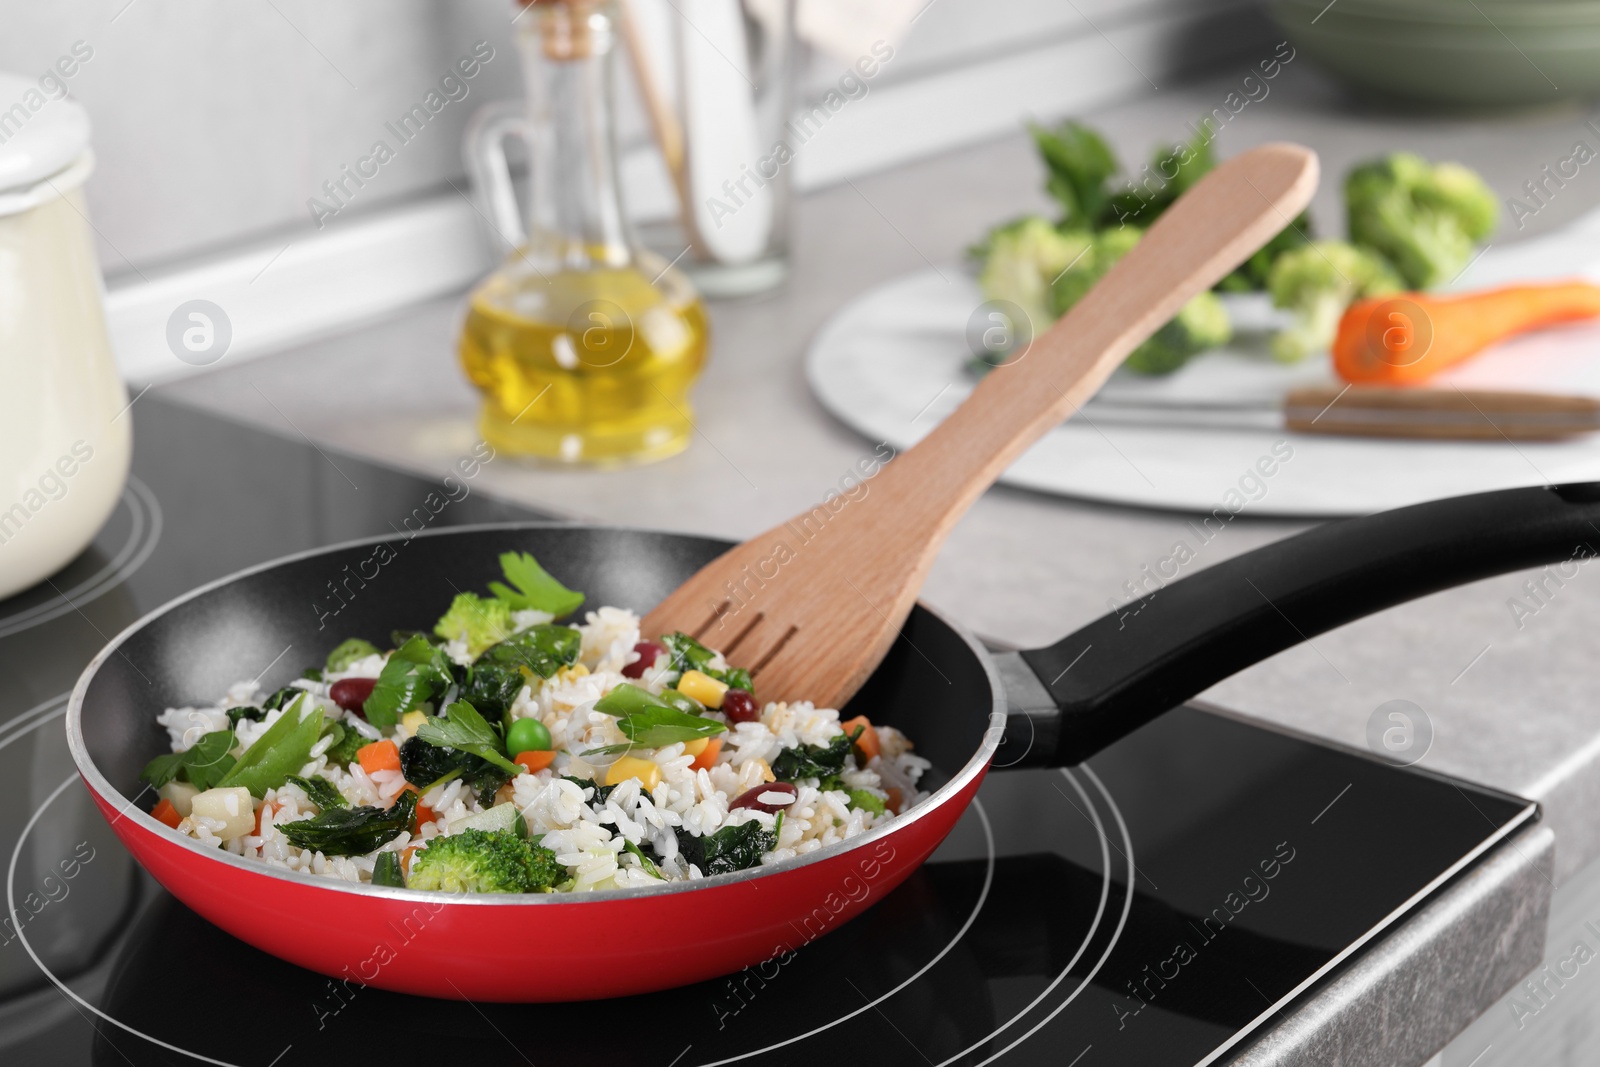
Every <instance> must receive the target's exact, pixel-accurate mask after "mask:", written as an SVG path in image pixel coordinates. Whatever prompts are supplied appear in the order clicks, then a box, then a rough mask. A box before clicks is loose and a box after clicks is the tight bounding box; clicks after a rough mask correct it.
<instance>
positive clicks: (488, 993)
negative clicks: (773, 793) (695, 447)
mask: <svg viewBox="0 0 1600 1067" xmlns="http://www.w3.org/2000/svg"><path fill="white" fill-rule="evenodd" d="M378 543H380V542H379V541H371V542H357V543H353V544H350V545H343V546H336V547H334V548H330V549H320V550H316V551H313V552H308V553H302V554H300V555H298V556H293V557H289V558H288V559H284V560H278V561H275V562H272V563H268V564H264V565H262V566H259V567H255V568H251V569H250V570H247V571H244V572H242V573H240V574H236V575H232V576H229V577H227V578H223V579H221V580H219V581H216V582H212V583H210V584H209V585H207V586H204V587H202V588H200V589H197V590H195V591H194V592H192V593H190V594H188V595H186V596H184V597H181V598H179V599H178V600H175V601H173V602H171V603H169V604H167V605H165V606H163V607H161V608H159V609H157V610H156V611H155V612H152V613H151V614H150V615H147V616H146V617H145V618H143V619H141V620H140V621H139V622H137V623H135V624H134V625H133V626H131V627H129V628H128V629H127V630H125V631H124V632H123V633H122V634H120V635H118V636H117V637H116V638H115V639H113V640H112V642H111V643H110V644H109V645H108V646H107V647H106V648H105V649H104V650H102V651H101V652H100V653H99V654H98V655H97V656H96V657H95V659H94V660H93V661H92V662H91V663H90V664H89V666H88V668H87V669H86V670H85V671H84V673H83V676H82V677H81V678H80V679H79V681H78V685H77V687H76V688H75V689H74V691H73V694H72V698H71V701H70V703H69V705H68V710H67V723H66V726H67V743H68V747H69V748H70V750H71V752H72V756H73V760H74V761H75V762H76V764H77V767H78V771H79V774H80V776H81V777H82V778H83V781H84V783H85V785H86V786H88V789H89V792H90V794H91V795H92V796H93V797H94V800H95V803H96V805H97V806H98V807H99V808H100V811H101V813H102V814H103V815H104V816H105V818H106V820H107V821H108V822H109V823H110V824H111V827H112V829H113V830H114V831H115V833H116V834H117V836H118V837H119V838H120V839H121V840H122V843H123V844H124V845H125V846H126V847H127V849H128V851H129V852H131V853H132V854H133V856H134V858H135V859H136V860H137V861H138V862H139V863H140V864H142V865H143V866H144V867H145V869H146V870H148V871H149V872H150V873H151V874H152V875H153V876H154V877H155V879H156V880H157V881H158V882H160V883H161V884H162V885H163V886H165V887H166V889H167V890H168V891H169V892H171V893H172V895H173V896H175V897H176V898H178V899H179V900H180V901H182V902H183V903H184V904H186V905H187V906H188V907H190V908H191V909H193V910H194V911H195V912H197V913H199V914H200V915H201V916H202V917H204V918H205V919H207V920H209V921H210V922H212V923H213V924H215V925H216V926H219V927H221V928H222V929H224V930H226V931H228V932H229V933H231V934H233V935H234V936H235V937H238V938H239V939H240V940H242V941H245V942H247V943H249V944H251V945H254V946H256V947H257V948H259V949H261V950H263V951H265V952H268V953H270V954H272V955H274V956H277V957H279V958H281V959H284V960H288V961H289V962H291V963H295V964H298V965H300V966H302V967H306V968H309V969H311V970H314V971H318V972H321V973H323V974H326V975H329V976H330V977H333V978H336V979H345V980H348V981H351V982H357V983H361V984H363V985H370V986H376V987H379V988H382V989H389V990H393V991H395V992H401V993H412V994H419V995H423V996H432V997H444V998H465V999H471V1000H479V1001H512V1002H539V1001H570V1000H587V999H597V998H604V997H617V996H627V995H629V994H634V993H645V992H651V991H654V990H659V989H667V988H671V987H674V986H681V985H686V984H689V983H692V982H697V981H702V980H705V979H708V978H713V977H716V976H719V975H723V974H730V973H732V972H735V971H738V970H740V969H742V968H745V967H749V966H752V965H755V964H759V963H762V962H764V961H766V960H769V959H772V958H773V957H775V956H776V957H779V958H781V957H782V956H783V955H784V954H785V953H786V952H792V951H794V950H796V949H798V948H799V947H800V946H801V945H803V944H805V943H806V942H808V941H810V940H812V939H814V938H816V937H820V936H822V935H824V934H827V933H830V932H832V931H833V930H836V929H838V928H839V927H840V926H842V925H843V924H845V923H846V922H848V921H849V920H850V919H852V918H854V917H855V916H856V915H858V914H860V913H861V912H862V911H864V910H866V909H867V908H868V907H870V906H871V905H872V904H874V903H876V902H877V901H878V900H880V899H882V898H883V897H884V896H885V895H886V894H888V893H889V892H890V891H891V890H893V889H894V888H895V887H896V886H898V885H899V884H900V883H901V882H902V881H904V880H905V879H906V878H907V877H908V876H909V875H910V874H911V873H912V872H913V871H915V870H916V868H917V867H918V865H920V864H921V863H922V862H923V860H925V859H926V858H927V857H928V855H929V854H930V853H932V852H933V850H934V849H935V848H937V847H938V845H939V843H940V842H941V841H943V840H944V838H945V836H946V835H947V834H948V833H949V832H950V830H951V828H952V827H953V826H954V825H955V823H956V821H957V820H958V819H959V818H960V817H961V814H962V812H963V811H964V810H965V809H966V806H967V804H968V803H969V802H970V801H971V799H972V797H973V795H974V794H975V793H976V792H977V789H978V786H979V784H980V783H981V782H982V780H983V777H984V775H985V773H986V772H987V770H988V766H989V761H990V759H991V758H992V756H993V754H994V751H995V748H996V746H997V745H998V744H999V743H1000V739H1001V734H1002V732H1003V731H1002V730H1001V729H999V727H1001V726H1002V725H1003V723H1004V714H1003V710H1004V709H1003V698H1002V695H1001V683H1000V679H999V677H998V675H997V674H996V673H995V669H994V666H993V664H992V663H991V662H990V660H989V659H988V657H987V655H986V654H985V653H984V651H983V649H982V646H980V645H979V644H978V643H977V642H976V641H974V640H973V639H972V638H971V637H970V636H969V635H967V634H965V633H963V632H962V631H961V630H960V629H959V628H957V627H955V626H953V625H951V624H950V623H949V622H948V621H947V620H943V619H940V618H938V616H937V614H936V613H934V612H931V611H930V610H929V609H927V608H925V607H919V608H918V609H917V612H916V613H915V615H914V617H913V619H912V620H911V621H910V623H909V624H908V629H907V631H906V632H907V633H908V634H909V635H915V637H914V638H913V637H908V638H907V641H908V642H910V641H912V640H913V639H915V640H918V641H920V642H921V643H923V644H924V645H925V646H926V647H927V648H929V649H935V650H936V651H937V650H938V649H942V650H943V651H942V653H941V658H942V659H943V660H944V669H943V670H942V671H940V672H937V673H936V672H933V671H928V670H925V669H924V668H923V666H922V661H921V660H920V658H918V657H916V656H913V655H912V654H911V653H909V652H905V653H904V655H903V656H902V659H905V660H907V661H914V662H911V667H910V670H911V671H912V672H913V674H915V675H919V676H921V681H920V683H919V680H918V678H917V677H913V676H908V674H907V672H906V669H905V668H904V667H902V668H896V667H894V665H893V664H894V663H895V660H896V657H895V655H894V654H891V656H890V659H889V661H888V663H887V665H886V666H885V668H883V670H882V671H880V675H881V677H877V678H875V679H874V680H873V682H872V683H869V686H868V689H867V690H864V691H863V697H864V698H865V699H866V700H868V701H869V702H870V703H871V704H872V705H873V708H874V711H875V713H881V714H882V715H885V716H887V717H888V718H887V719H886V720H884V721H890V722H895V721H896V716H897V715H898V716H900V718H899V719H898V722H899V724H900V725H901V726H902V728H910V729H912V730H913V731H917V730H918V728H919V727H920V728H921V730H920V732H919V733H917V737H918V739H919V740H921V741H925V742H927V746H928V748H927V749H926V750H925V754H926V755H928V756H929V757H930V758H933V759H934V762H935V763H936V765H937V766H938V767H939V769H940V770H943V771H947V772H949V774H950V776H949V778H948V779H946V780H943V784H941V785H939V787H938V788H937V789H935V790H934V791H933V792H932V794H931V795H930V796H928V797H927V798H925V799H924V800H923V801H922V802H921V803H919V804H917V805H915V806H914V807H912V808H911V809H910V810H909V811H907V812H905V813H904V814H902V815H900V816H898V817H897V818H895V819H894V820H892V821H891V822H889V823H887V824H885V825H883V826H880V827H878V828H877V829H875V830H873V831H871V832H870V833H866V834H863V835H861V836H859V837H855V838H852V839H850V840H849V841H844V842H839V843H836V844H834V845H830V846H827V847H825V848H822V849H819V850H817V851H816V852H812V853H808V854H806V855H804V856H801V857H798V858H796V859H793V860H790V861H788V862H786V863H784V864H782V865H779V866H776V867H757V868H753V869H751V870H746V871H738V872H735V873H732V874H726V875H719V876H717V877H714V878H708V879H703V880H701V881H697V882H674V883H670V884H663V885H662V886H660V887H652V888H645V889H629V890H607V891H602V892H596V893H550V894H498V893H484V894H461V895H455V894H446V893H425V892H419V891H415V890H408V889H400V888H388V887H382V886H372V885H365V884H356V883H350V882H344V881H340V880H336V879H331V878H319V877H315V876H312V875H308V874H300V873H297V872H292V871H289V870H287V869H285V868H281V867H275V866H271V865H268V864H265V863H262V862H260V861H257V860H247V859H244V858H242V857H239V856H235V855H233V854H231V853H228V852H225V851H223V850H221V849H219V848H216V847H214V846H207V845H202V844H200V843H199V842H198V841H195V840H194V839H192V838H189V837H185V836H180V835H178V834H176V833H174V832H173V831H172V830H170V829H169V828H168V827H166V826H164V825H163V824H161V823H159V822H157V821H156V820H155V819H154V818H153V817H151V816H150V815H149V814H148V813H147V812H146V811H145V810H144V809H145V808H146V807H147V806H148V804H149V796H148V792H147V791H146V792H145V793H144V794H142V796H141V797H137V798H136V797H135V793H136V792H137V791H138V790H137V785H136V783H135V781H134V779H135V777H136V775H137V768H139V767H142V766H143V763H144V760H145V759H146V758H148V756H149V755H153V754H154V751H147V750H146V747H147V746H151V747H152V748H153V746H155V745H156V744H158V743H159V742H157V740H156V738H157V737H158V736H163V735H164V733H165V731H164V730H162V729H161V728H159V727H157V726H156V725H155V722H154V712H153V711H152V710H151V709H152V707H155V708H159V707H161V706H165V705H172V704H174V703H175V702H181V701H183V700H185V699H189V698H191V695H192V694H193V693H196V692H207V691H212V690H214V689H216V688H217V684H218V679H226V678H228V677H231V672H230V671H229V669H228V664H230V663H236V662H240V661H241V658H243V659H245V660H248V659H250V658H252V657H255V656H258V655H260V656H261V658H262V659H263V661H264V660H265V659H270V658H271V657H272V655H273V653H274V652H275V651H276V650H278V649H281V648H283V646H284V645H286V644H288V643H290V642H291V641H293V642H294V643H295V644H297V645H298V646H300V647H302V648H325V647H330V646H331V645H332V644H333V643H335V642H336V641H337V639H338V638H337V635H336V629H337V632H338V633H368V632H370V633H382V632H387V627H388V626H390V625H405V624H406V623H407V620H406V618H405V615H406V612H407V611H412V610H415V605H414V601H415V599H416V598H415V597H414V595H413V593H412V591H414V590H415V589H417V588H423V587H428V583H429V582H430V580H431V581H432V582H433V584H440V583H438V581H437V574H438V572H439V569H440V568H448V569H449V572H450V573H451V574H452V575H454V576H455V580H456V581H457V582H458V584H468V585H477V584H483V581H486V580H487V578H488V577H492V576H493V574H492V573H487V574H481V575H480V574H476V573H473V572H472V570H471V568H472V567H474V566H475V565H478V564H480V563H481V564H482V566H483V567H485V568H489V567H493V566H494V564H495V553H496V552H497V551H501V550H504V549H505V548H507V547H516V548H523V549H527V550H531V551H533V552H534V553H535V554H536V555H539V556H540V557H541V558H542V559H545V561H546V563H547V565H549V566H550V567H551V569H552V570H554V571H556V572H557V573H563V572H570V573H574V574H576V575H577V576H578V577H580V578H582V579H583V580H584V581H585V582H590V581H596V582H600V583H602V584H600V585H598V586H596V587H593V588H592V589H591V592H592V594H593V595H594V597H595V598H596V599H595V601H594V602H595V603H608V602H609V603H627V602H628V599H625V598H632V597H637V598H639V599H641V600H642V599H647V598H649V597H652V596H660V595H661V594H662V593H664V592H665V591H666V590H667V589H670V588H671V587H672V585H674V584H676V583H677V582H679V581H681V580H682V578H683V577H686V576H687V574H689V573H692V572H693V570H695V569H697V568H698V566H699V565H700V564H701V563H703V562H704V561H705V560H706V559H709V558H711V557H713V556H714V555H716V554H717V553H718V552H720V551H721V550H722V548H723V547H725V542H717V541H713V540H710V539H704V538H692V537H686V536H683V535H675V534H660V533H651V532H646V531H628V530H619V529H617V528H594V527H575V526H542V525H540V524H520V523H519V524H512V525H507V526H485V527H475V528H466V529H456V530H450V531H444V530H441V531H438V532H432V531H430V532H428V533H426V534H423V535H420V536H418V537H417V538H416V539H415V540H414V541H408V542H406V544H408V545H409V547H405V549H404V552H403V553H402V554H401V555H400V556H399V558H398V559H397V560H396V561H394V562H392V563H389V564H388V565H387V566H386V570H385V577H384V579H383V581H382V582H376V583H374V584H373V585H372V586H371V588H368V589H365V590H362V595H361V597H359V598H358V599H356V600H355V601H353V602H352V604H351V605H350V607H349V608H347V609H346V611H345V613H344V614H342V615H341V616H340V617H339V618H338V620H337V621H338V623H339V626H338V627H337V628H334V627H329V628H328V629H326V630H324V629H323V628H322V627H321V625H320V624H319V619H318V617H317V616H316V615H314V614H313V613H312V612H311V611H309V610H307V609H306V607H305V603H306V601H305V599H304V598H303V597H302V591H303V590H308V589H309V590H312V591H315V590H316V589H318V587H319V586H320V585H321V579H322V578H323V577H325V572H339V571H340V566H341V564H343V563H346V562H348V561H350V560H357V561H359V560H360V559H362V558H364V557H365V556H366V555H367V554H368V553H370V551H371V546H372V545H374V544H378ZM607 581H609V582H610V583H611V584H610V586H609V587H607V586H606V585H604V584H603V583H604V582H607ZM652 583H653V585H652ZM919 620H921V621H920V622H919ZM919 625H921V626H924V627H925V628H926V629H924V630H918V629H917V627H918V626H919ZM935 641H937V642H940V644H939V645H938V646H937V647H936V645H935V644H933V643H931V642H935ZM268 649H271V650H272V651H267V650H268ZM902 651H903V650H902ZM263 653H264V655H263ZM135 660H137V661H138V663H139V666H138V667H137V668H135V667H134V666H132V664H133V662H134V661H135ZM956 660H960V661H961V667H962V669H961V670H957V667H956V663H955V661H956ZM284 669H285V670H289V669H292V668H291V667H285V668H284ZM946 674H948V675H950V676H951V677H953V678H954V679H955V684H954V685H952V683H951V678H947V677H945V675H946ZM223 684H226V682H225V681H224V682H223ZM918 684H926V685H928V686H930V687H932V688H930V689H928V690H927V691H926V692H922V693H921V695H918V694H919V692H921V691H918V690H917V689H916V686H917V685H918ZM873 685H878V686H879V689H878V690H876V691H874V690H873ZM934 699H938V700H939V701H940V702H941V703H942V704H943V705H944V707H943V708H942V709H936V708H934V707H933V706H931V705H930V704H929V703H928V702H927V701H929V700H934ZM894 705H910V710H909V711H907V709H906V708H905V707H898V708H897V707H895V706H894ZM936 710H940V714H933V712H935V711H936ZM905 714H912V715H914V716H915V721H912V720H910V719H906V718H905V717H904V715H905ZM874 717H875V718H876V717H877V714H875V715H874ZM935 723H941V724H942V725H941V726H940V727H939V729H937V730H935V729H934V725H935ZM985 723H986V724H987V725H988V727H989V729H987V730H984V729H983V728H982V724H985ZM117 783H121V787H120V788H119V786H118V784H117ZM130 790H131V791H130ZM130 798H133V799H135V800H138V801H140V802H130Z"/></svg>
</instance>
